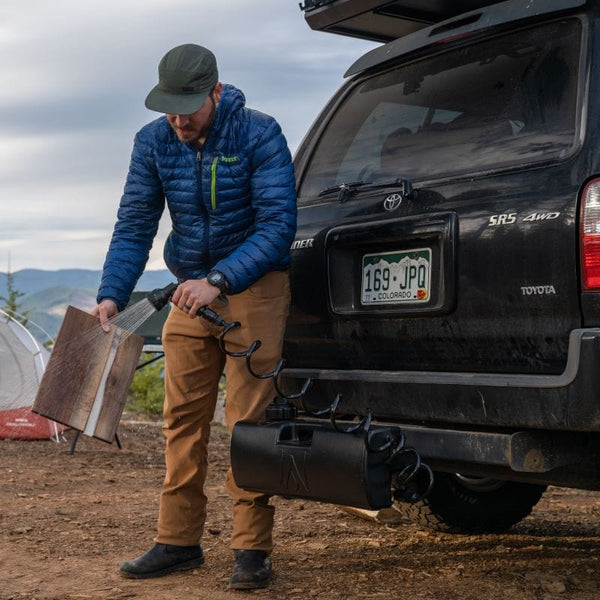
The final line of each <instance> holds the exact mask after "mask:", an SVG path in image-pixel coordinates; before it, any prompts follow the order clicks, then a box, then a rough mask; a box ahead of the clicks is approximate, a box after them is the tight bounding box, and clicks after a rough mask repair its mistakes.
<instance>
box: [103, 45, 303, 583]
mask: <svg viewBox="0 0 600 600" xmlns="http://www.w3.org/2000/svg"><path fill="white" fill-rule="evenodd" d="M158 72H159V82H158V85H157V86H156V87H154V89H152V90H151V92H150V93H149V95H148V97H147V98H146V107H147V108H149V109H151V110H155V111H158V112H161V113H165V116H162V117H161V118H159V119H157V120H155V121H153V122H151V123H149V124H148V125H146V126H145V127H144V128H142V129H141V130H140V131H139V132H138V134H137V136H136V138H135V143H134V148H133V153H132V157H131V164H130V167H129V174H128V177H127V182H126V185H125V191H124V195H123V197H122V199H121V204H120V207H119V211H118V220H117V223H116V225H115V230H114V233H113V237H112V241H111V243H110V247H109V250H108V254H107V257H106V261H105V264H104V271H103V276H102V282H101V284H100V289H99V293H98V306H97V307H96V308H95V310H94V313H95V314H96V315H97V316H98V317H99V319H100V322H101V323H102V324H103V326H104V327H105V328H108V327H109V321H108V320H109V319H110V318H111V317H113V316H114V315H115V314H116V313H117V312H118V311H119V310H121V309H123V308H124V306H125V305H126V303H127V301H128V298H129V295H130V293H131V291H132V289H133V288H134V286H135V283H136V281H137V279H138V278H139V276H140V275H141V273H142V271H143V269H144V266H145V264H146V261H147V259H148V254H149V251H150V248H151V245H152V241H153V238H154V236H155V234H156V231H157V227H158V222H159V219H160V216H161V214H162V212H163V208H164V205H165V200H166V204H167V206H168V209H169V212H170V215H171V220H172V225H173V227H172V231H171V233H170V235H169V237H168V239H167V242H166V244H165V249H164V255H165V261H166V263H167V266H168V267H169V269H170V270H171V271H172V272H173V274H174V275H175V277H177V279H178V281H179V282H180V285H179V286H178V288H177V290H176V291H175V293H174V295H173V297H172V303H173V305H174V306H173V308H172V310H171V312H170V314H169V317H168V319H167V321H166V323H165V327H164V329H163V346H164V350H165V356H166V372H165V405H164V421H165V424H164V427H163V430H164V434H165V437H166V477H165V481H164V486H163V490H162V494H161V498H160V509H159V517H158V535H157V537H156V538H155V542H156V543H155V545H154V546H153V547H152V548H151V549H150V550H148V551H147V552H146V553H145V554H143V555H141V556H139V557H138V558H136V559H134V560H131V561H128V562H125V563H124V564H123V565H121V573H122V574H123V575H124V576H126V577H133V578H147V577H157V576H161V575H165V574H167V573H171V572H173V571H182V570H186V569H192V568H194V567H197V566H199V565H200V564H201V563H202V562H203V560H204V558H203V553H202V547H201V545H200V539H201V537H202V532H203V528H204V521H205V517H206V496H205V495H204V492H203V486H204V481H205V478H206V469H207V444H208V438H209V432H210V422H211V420H212V417H213V412H214V409H215V403H216V399H217V389H218V382H219V379H220V377H221V374H222V372H223V369H224V368H225V369H226V375H227V402H226V409H225V416H226V419H227V422H228V425H229V427H230V428H232V427H233V425H234V424H235V423H236V422H237V421H239V420H241V419H247V420H254V421H257V420H260V419H261V418H262V417H263V415H264V410H265V408H266V406H267V405H268V404H269V403H270V402H271V401H272V399H273V397H274V395H275V393H274V390H273V384H272V381H271V380H259V379H256V378H254V377H252V376H251V375H250V374H249V372H248V370H247V368H246V366H245V362H244V361H243V360H240V359H236V358H227V359H226V357H225V356H224V355H223V353H222V352H221V351H220V350H219V348H218V342H217V337H218V334H219V333H220V329H219V328H218V327H216V326H214V325H211V324H210V323H208V322H207V321H205V320H204V319H202V318H198V317H196V316H195V315H196V312H197V311H198V309H199V308H201V307H204V306H208V305H211V307H212V308H213V309H215V310H216V311H217V312H218V313H219V314H221V316H223V318H224V319H226V320H227V321H234V320H235V321H239V322H241V323H242V327H241V328H239V329H236V330H234V331H232V332H231V333H230V334H228V336H227V341H228V346H229V349H230V350H232V351H240V350H244V349H246V348H248V346H249V345H250V344H251V342H252V341H254V340H256V339H259V340H261V341H262V346H261V348H260V349H259V350H258V352H256V354H255V355H254V356H253V361H252V366H253V368H254V369H255V370H256V371H257V372H259V373H265V372H268V371H270V370H272V369H273V368H274V366H275V365H276V363H277V361H278V359H279V357H280V354H281V346H282V337H283V330H284V325H285V320H286V317H287V311H288V305H289V282H288V275H287V268H288V266H289V262H290V254H289V248H290V245H291V242H292V241H293V239H294V235H295V229H296V193H295V180H294V172H293V166H292V162H291V156H290V152H289V150H288V148H287V144H286V141H285V138H284V136H283V135H282V133H281V129H280V127H279V125H278V124H277V123H276V121H275V120H274V119H273V118H272V117H269V116H267V115H265V114H262V113H259V112H257V111H254V110H250V109H248V108H246V107H245V105H244V104H245V98H244V95H243V94H242V92H241V91H240V90H238V89H236V88H235V87H233V86H230V85H223V84H221V83H220V82H219V79H218V72H217V64H216V60H215V57H214V55H213V54H212V52H210V51H209V50H207V49H206V48H203V47H201V46H197V45H194V44H186V45H183V46H178V47H176V48H174V49H172V50H170V51H169V52H168V53H167V54H166V55H165V56H164V57H163V59H162V60H161V62H160V64H159V68H158ZM225 295H226V296H225ZM225 298H226V299H225ZM255 358H256V360H255ZM225 487H226V489H227V491H228V493H229V494H230V495H231V496H232V498H233V501H234V505H233V535H232V540H231V547H232V549H233V553H234V560H235V564H234V570H233V574H232V577H231V580H230V587H231V588H233V589H244V588H260V587H265V586H266V585H268V582H269V579H270V576H271V564H270V559H269V555H270V553H271V550H272V548H273V541H272V527H273V507H272V506H271V505H270V504H269V498H268V497H267V496H264V495H260V494H255V493H249V492H246V491H244V490H241V489H240V488H238V487H237V486H236V484H235V482H234V480H233V478H232V475H231V471H229V473H228V475H227V480H226V484H225Z"/></svg>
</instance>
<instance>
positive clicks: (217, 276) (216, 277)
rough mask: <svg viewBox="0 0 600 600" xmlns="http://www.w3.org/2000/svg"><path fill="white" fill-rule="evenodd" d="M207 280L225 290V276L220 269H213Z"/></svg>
mask: <svg viewBox="0 0 600 600" xmlns="http://www.w3.org/2000/svg"><path fill="white" fill-rule="evenodd" d="M206 280H207V281H208V283H210V285H214V286H215V287H217V288H219V289H220V290H221V291H222V292H223V291H225V277H224V276H223V274H222V273H219V272H218V271H211V272H210V273H209V274H208V275H207V276H206Z"/></svg>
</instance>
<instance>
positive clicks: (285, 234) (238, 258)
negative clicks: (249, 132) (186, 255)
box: [214, 118, 296, 294]
mask: <svg viewBox="0 0 600 600" xmlns="http://www.w3.org/2000/svg"><path fill="white" fill-rule="evenodd" d="M251 147H252V148H253V152H252V159H251V167H252V178H251V184H250V185H251V196H252V200H251V201H252V208H253V210H254V211H255V226H254V230H253V232H252V233H251V235H250V236H248V237H247V238H246V239H245V240H244V242H243V243H242V244H241V245H240V246H238V247H237V248H236V249H235V250H234V251H233V252H232V253H231V254H230V255H229V256H227V257H226V258H224V259H222V260H220V261H219V262H218V263H217V264H216V265H215V266H214V269H216V270H218V271H221V272H222V273H223V274H224V275H225V277H226V278H227V281H228V282H229V287H230V293H232V294H236V293H239V292H241V291H243V290H245V289H246V288H247V287H249V286H250V285H252V284H253V283H255V282H256V281H257V280H258V279H260V278H261V277H262V276H263V275H265V274H266V273H267V272H269V271H270V270H272V268H273V266H274V265H277V264H281V262H282V261H284V259H285V257H286V256H287V255H288V254H289V249H290V246H291V244H292V242H293V240H294V236H295V234H296V182H295V178H294V166H293V163H292V157H291V154H290V151H289V149H288V146H287V142H286V139H285V137H284V135H283V133H282V132H281V128H280V127H279V125H278V123H277V122H276V121H275V120H274V119H272V118H269V119H268V121H267V125H266V127H264V128H261V130H260V132H259V133H258V135H257V136H256V138H255V140H252V141H251Z"/></svg>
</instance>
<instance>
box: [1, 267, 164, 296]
mask: <svg viewBox="0 0 600 600" xmlns="http://www.w3.org/2000/svg"><path fill="white" fill-rule="evenodd" d="M13 277H14V285H15V289H17V290H18V291H20V292H23V293H24V294H33V293H35V292H40V291H42V290H45V289H47V288H53V287H67V288H68V287H77V288H84V289H91V290H94V293H95V292H96V290H97V289H98V286H99V285H100V279H101V277H102V271H91V270H87V269H59V270H57V271H43V270H41V269H23V270H21V271H15V272H14V273H13ZM170 281H173V275H171V274H170V273H169V271H168V270H167V269H164V270H161V271H146V272H145V273H143V274H142V276H141V277H140V280H139V281H138V284H137V286H136V289H137V290H153V289H155V288H157V287H163V286H165V285H167V283H169V282H170ZM4 295H6V273H0V296H4Z"/></svg>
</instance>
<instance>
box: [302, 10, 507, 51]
mask: <svg viewBox="0 0 600 600" xmlns="http://www.w3.org/2000/svg"><path fill="white" fill-rule="evenodd" d="M497 2H498V0H392V1H390V0H304V3H300V8H301V9H302V10H303V11H304V18H305V19H306V22H307V23H308V25H309V26H310V28H311V29H314V30H317V31H328V32H330V33H337V34H340V35H346V36H351V37H358V38H362V39H367V40H372V41H375V42H384V43H385V42H389V41H392V40H395V39H397V38H399V37H402V36H404V35H408V34H409V33H413V32H414V31H417V30H419V29H422V28H424V27H428V26H429V25H432V24H434V23H439V22H441V21H444V20H446V19H450V18H452V17H456V16H457V15H460V14H463V13H465V12H469V11H471V10H476V9H480V8H483V7H485V6H490V5H491V4H496V3H497Z"/></svg>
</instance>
